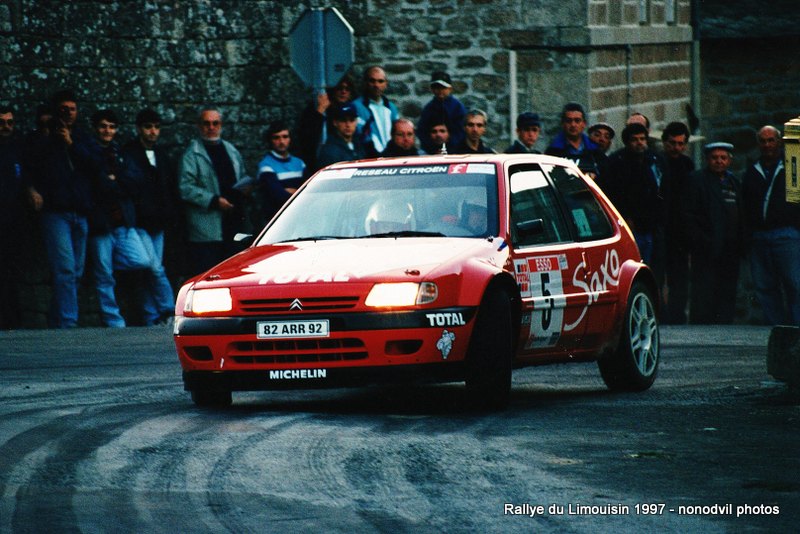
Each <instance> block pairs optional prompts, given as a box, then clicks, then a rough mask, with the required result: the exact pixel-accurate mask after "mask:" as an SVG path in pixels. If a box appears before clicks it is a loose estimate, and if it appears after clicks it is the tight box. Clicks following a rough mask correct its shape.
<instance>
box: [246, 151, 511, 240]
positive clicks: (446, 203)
mask: <svg viewBox="0 0 800 534" xmlns="http://www.w3.org/2000/svg"><path fill="white" fill-rule="evenodd" d="M497 205H498V203H497V175H496V170H495V166H494V164H491V163H470V164H441V165H416V166H415V165H405V166H385V167H360V168H356V167H352V168H345V169H335V170H333V169H331V170H324V171H322V172H320V173H319V174H318V175H317V176H315V177H314V179H313V180H312V181H311V183H309V184H308V186H307V187H306V188H305V189H304V190H303V191H302V192H301V193H300V194H299V195H297V197H296V198H294V199H293V200H292V203H291V204H290V205H289V206H287V207H286V209H285V210H284V211H283V213H281V215H280V216H279V217H278V218H277V219H276V220H275V221H274V222H273V223H272V225H271V226H270V227H269V228H268V229H267V231H266V232H265V233H264V234H263V235H262V236H261V238H260V239H259V241H258V243H257V244H258V245H265V244H274V243H283V242H290V241H301V240H303V241H308V240H322V239H354V238H362V237H373V238H378V237H391V238H400V237H418V236H446V237H488V236H494V235H497V228H498V226H499V224H498V216H497Z"/></svg>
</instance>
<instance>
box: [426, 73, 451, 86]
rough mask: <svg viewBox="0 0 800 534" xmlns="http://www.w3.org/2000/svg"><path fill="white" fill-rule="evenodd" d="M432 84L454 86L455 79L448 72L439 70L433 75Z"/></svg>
mask: <svg viewBox="0 0 800 534" xmlns="http://www.w3.org/2000/svg"><path fill="white" fill-rule="evenodd" d="M431 85H441V86H442V87H452V86H453V81H452V80H451V79H450V75H449V74H447V73H446V72H444V71H442V70H439V71H436V72H434V73H433V74H432V75H431Z"/></svg>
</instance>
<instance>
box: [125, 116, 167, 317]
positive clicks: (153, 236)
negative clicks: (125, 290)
mask: <svg viewBox="0 0 800 534" xmlns="http://www.w3.org/2000/svg"><path fill="white" fill-rule="evenodd" d="M136 134H137V135H136V138H135V139H132V140H131V141H129V142H128V143H127V144H125V145H124V146H123V147H122V152H121V154H122V161H123V166H124V169H125V172H124V173H123V174H122V179H123V180H124V183H125V186H126V188H127V190H128V191H129V192H130V193H131V197H132V199H133V205H134V208H135V210H136V231H137V232H138V234H139V237H140V238H141V239H142V244H143V245H144V246H145V247H146V248H147V249H148V253H149V255H150V257H151V258H152V260H153V262H152V265H151V266H150V269H149V273H148V276H147V281H146V285H145V287H144V291H143V292H142V320H143V322H144V324H145V325H148V326H150V325H155V324H168V323H170V322H171V319H172V317H173V314H174V311H175V310H174V308H175V295H174V292H173V290H172V286H171V285H170V283H169V279H168V278H167V272H166V270H165V269H164V231H165V230H166V228H167V227H168V226H169V225H170V224H171V223H172V222H173V221H174V220H175V219H176V217H175V212H176V209H177V208H176V201H175V195H174V194H173V191H174V190H175V188H176V186H177V183H176V180H177V178H176V176H175V172H174V169H173V166H172V163H171V161H170V159H169V156H168V155H167V152H166V150H164V149H163V148H162V147H160V146H158V144H157V143H158V138H159V136H160V135H161V116H160V115H159V114H158V113H157V112H156V111H155V110H152V109H144V110H142V111H140V112H139V113H138V114H137V115H136Z"/></svg>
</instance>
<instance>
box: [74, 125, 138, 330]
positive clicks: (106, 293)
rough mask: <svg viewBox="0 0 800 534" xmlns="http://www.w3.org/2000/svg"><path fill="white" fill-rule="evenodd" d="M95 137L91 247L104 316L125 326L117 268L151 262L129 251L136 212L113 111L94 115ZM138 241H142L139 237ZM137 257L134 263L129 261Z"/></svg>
mask: <svg viewBox="0 0 800 534" xmlns="http://www.w3.org/2000/svg"><path fill="white" fill-rule="evenodd" d="M91 120H92V127H93V128H94V132H95V138H94V139H93V140H92V142H91V143H90V145H89V150H90V153H91V155H92V158H93V161H94V165H95V173H94V179H93V180H92V198H93V206H92V210H91V212H90V216H89V249H90V250H91V252H92V274H94V283H95V289H96V290H97V300H98V304H99V305H100V319H101V320H102V322H103V324H104V325H106V326H107V327H109V328H122V327H124V326H125V319H124V318H123V317H122V314H121V313H120V309H119V305H118V304H117V299H116V295H115V293H114V287H115V285H116V281H115V279H114V269H115V268H118V269H122V270H131V269H137V268H146V267H147V266H148V265H149V262H147V261H146V260H144V259H143V258H142V254H139V253H137V252H136V251H131V250H129V248H128V247H131V246H132V245H133V243H132V242H131V240H130V236H129V232H130V230H131V229H133V227H134V223H135V218H136V214H135V211H134V207H133V201H132V200H131V198H130V195H129V193H128V191H127V188H126V187H125V183H124V179H123V178H122V161H121V158H120V153H119V145H118V144H117V142H116V141H115V140H114V138H115V137H116V134H117V129H118V124H119V121H118V120H117V116H116V114H115V113H114V112H113V111H111V110H100V111H98V112H96V113H95V114H93V115H92V119H91ZM136 243H140V242H139V241H138V240H137V241H136ZM131 258H134V261H133V262H130V261H129V260H130V259H131Z"/></svg>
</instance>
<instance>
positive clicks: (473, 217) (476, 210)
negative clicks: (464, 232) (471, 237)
mask: <svg viewBox="0 0 800 534" xmlns="http://www.w3.org/2000/svg"><path fill="white" fill-rule="evenodd" d="M460 208H461V209H460V212H461V213H460V214H459V220H460V225H461V226H462V227H464V228H467V229H469V230H470V231H471V232H472V233H474V234H475V235H483V234H485V233H486V222H487V221H486V219H487V210H486V206H481V205H480V204H473V203H472V202H466V201H464V202H462V203H461V206H460Z"/></svg>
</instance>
